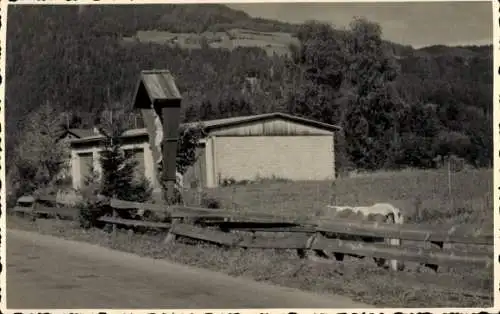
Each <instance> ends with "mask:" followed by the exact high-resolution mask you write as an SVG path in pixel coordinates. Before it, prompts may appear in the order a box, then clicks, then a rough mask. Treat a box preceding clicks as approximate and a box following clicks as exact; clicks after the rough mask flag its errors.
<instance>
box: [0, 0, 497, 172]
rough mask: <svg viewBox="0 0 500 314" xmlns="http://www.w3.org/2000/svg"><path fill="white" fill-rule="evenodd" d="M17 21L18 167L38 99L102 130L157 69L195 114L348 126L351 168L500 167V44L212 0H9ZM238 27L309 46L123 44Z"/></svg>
mask: <svg viewBox="0 0 500 314" xmlns="http://www.w3.org/2000/svg"><path fill="white" fill-rule="evenodd" d="M8 21H9V23H8V26H7V69H6V70H7V89H6V104H7V105H6V122H7V132H8V134H9V136H8V137H7V158H8V162H12V161H15V159H16V158H18V157H17V156H15V155H16V154H15V153H14V152H15V151H16V147H18V146H19V145H21V144H22V143H21V142H22V138H23V137H22V136H20V135H21V134H22V133H23V130H25V129H26V128H27V127H28V124H30V117H31V116H32V113H33V112H35V111H36V110H37V108H39V107H40V105H42V104H50V106H52V107H53V108H56V111H57V112H58V113H61V114H65V119H64V126H66V127H91V126H93V124H94V123H95V117H97V116H99V115H100V114H101V113H102V111H103V110H104V109H105V108H106V104H109V103H120V104H121V106H123V107H124V108H130V102H131V99H132V96H133V92H134V88H135V84H136V80H137V78H138V73H139V71H140V70H144V69H153V68H156V69H169V70H170V71H171V72H172V73H173V74H174V76H175V78H176V83H177V85H178V87H179V89H180V91H181V93H182V95H183V98H184V100H183V108H182V118H183V120H184V121H194V120H204V119H212V118H221V117H228V116H238V115H248V114H256V113H264V112H271V111H284V112H288V113H293V114H297V115H301V116H305V117H309V118H313V119H317V120H320V121H323V122H327V123H333V124H338V125H341V126H342V127H343V131H342V132H341V133H340V134H339V136H338V141H337V152H338V156H339V157H337V159H338V162H339V167H346V166H349V167H355V168H362V169H372V170H373V169H380V168H398V167H407V166H410V167H424V168H429V167H436V166H437V163H436V160H437V159H436V157H439V156H441V157H444V156H449V155H456V156H459V157H462V158H464V159H465V160H467V161H468V162H469V163H470V164H471V165H474V166H481V167H484V166H491V163H492V152H493V151H492V138H493V137H492V92H493V73H492V65H493V64H492V62H493V61H492V60H493V56H492V55H493V54H492V47H491V46H489V47H446V46H433V47H427V48H422V49H418V50H417V49H413V48H411V47H406V46H402V45H399V44H396V43H388V42H385V41H383V40H382V39H381V37H382V31H383V30H381V29H380V27H379V25H377V24H375V23H372V22H370V21H366V20H364V19H355V20H353V22H352V23H351V25H350V27H349V28H348V29H347V30H335V29H332V28H331V27H330V26H329V25H327V24H324V23H318V22H308V23H305V24H303V25H292V24H287V23H282V22H278V21H271V20H264V19H255V18H251V17H249V16H248V15H247V14H246V13H243V12H240V11H235V10H232V9H230V8H228V7H226V6H224V5H211V4H207V5H173V4H169V5H143V6H103V5H98V6H85V7H83V6H81V7H77V6H45V5H44V6H27V5H22V6H9V10H8ZM332 22H334V21H332ZM232 28H245V29H250V30H256V31H265V32H289V33H293V34H295V35H296V36H297V37H298V38H299V41H300V43H301V44H300V46H298V47H291V48H290V49H291V50H292V52H293V53H292V57H290V58H288V57H281V56H274V57H269V56H268V55H266V53H265V52H264V51H263V50H261V49H260V48H237V49H234V50H232V51H229V50H224V49H214V48H210V47H208V46H202V48H201V49H193V50H184V49H181V48H178V47H168V46H166V45H158V44H141V43H135V44H124V43H123V40H122V38H123V36H131V35H133V34H134V33H135V32H136V31H137V30H165V31H172V32H194V33H200V32H204V31H224V30H229V29H232ZM248 78H256V79H254V80H248ZM249 82H253V83H252V84H250V85H249ZM255 82H257V83H255ZM134 126H137V125H131V127H134ZM9 164H11V163H9Z"/></svg>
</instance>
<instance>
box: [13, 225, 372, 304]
mask: <svg viewBox="0 0 500 314" xmlns="http://www.w3.org/2000/svg"><path fill="white" fill-rule="evenodd" d="M7 287H8V291H7V306H8V308H12V309H21V308H22V309H29V308H44V309H54V308H66V309H74V308H122V309H124V308H126V309H133V308H136V309H139V308H142V309H144V308H157V309H158V308H164V309H166V308H171V309H181V308H192V309H194V308H213V309H217V308H218V309H223V308H233V309H241V308H368V307H372V306H368V305H365V304H360V303H355V302H353V301H351V300H350V299H348V298H345V297H340V296H333V295H317V294H312V293H305V292H302V291H299V290H295V289H289V288H283V287H278V286H272V285H268V284H262V283H258V282H255V281H251V280H247V279H242V278H233V277H229V276H227V275H224V274H220V273H216V272H211V271H207V270H204V269H197V268H193V267H188V266H184V265H178V264H174V263H169V262H166V261H162V260H154V259H149V258H143V257H139V256H137V255H133V254H128V253H123V252H119V251H113V250H110V249H106V248H103V247H99V246H95V245H91V244H88V243H82V242H74V241H67V240H62V239H59V238H55V237H50V236H44V235H39V234H36V233H31V232H25V231H20V230H8V231H7Z"/></svg>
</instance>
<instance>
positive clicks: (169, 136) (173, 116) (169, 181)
mask: <svg viewBox="0 0 500 314" xmlns="http://www.w3.org/2000/svg"><path fill="white" fill-rule="evenodd" d="M180 105H181V104H180V101H169V102H163V103H161V104H159V106H161V108H158V109H161V120H162V125H163V140H162V149H161V154H162V166H163V171H162V176H161V182H162V186H163V187H164V189H165V191H164V199H165V201H166V202H167V204H169V205H170V204H173V203H175V181H176V176H175V173H176V159H177V141H178V136H177V135H178V130H179V119H180Z"/></svg>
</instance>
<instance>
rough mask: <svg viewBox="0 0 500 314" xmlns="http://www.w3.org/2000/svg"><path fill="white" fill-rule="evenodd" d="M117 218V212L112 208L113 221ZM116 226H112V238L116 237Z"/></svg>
mask: <svg viewBox="0 0 500 314" xmlns="http://www.w3.org/2000/svg"><path fill="white" fill-rule="evenodd" d="M117 217H118V212H117V211H116V209H114V208H113V219H116V218H117ZM116 232H117V231H116V224H115V223H114V224H113V237H116Z"/></svg>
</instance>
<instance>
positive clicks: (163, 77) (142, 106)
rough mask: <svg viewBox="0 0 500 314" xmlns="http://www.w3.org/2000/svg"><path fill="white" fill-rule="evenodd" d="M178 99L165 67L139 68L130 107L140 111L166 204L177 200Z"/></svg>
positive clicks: (172, 79)
mask: <svg viewBox="0 0 500 314" xmlns="http://www.w3.org/2000/svg"><path fill="white" fill-rule="evenodd" d="M181 100H182V96H181V94H180V93H179V90H178V89H177V86H176V85H175V79H174V77H173V76H172V74H171V73H170V72H169V71H168V70H150V71H141V74H140V77H139V81H138V82H137V87H136V93H135V97H134V108H136V109H138V110H140V111H141V114H142V118H143V121H144V124H145V126H146V128H147V130H148V135H149V144H150V148H151V152H152V154H153V162H154V168H155V172H156V175H157V178H158V182H159V183H160V185H161V187H162V189H163V193H162V194H163V195H162V196H163V199H164V201H165V202H167V203H168V204H173V203H175V202H176V201H177V198H176V197H175V196H176V195H175V183H176V158H177V141H178V138H177V134H178V129H179V122H180V121H179V120H180V108H181ZM160 160H161V161H160ZM160 167H161V168H162V169H161V170H160V169H159V168H160Z"/></svg>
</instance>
